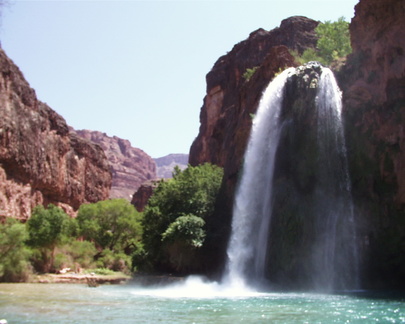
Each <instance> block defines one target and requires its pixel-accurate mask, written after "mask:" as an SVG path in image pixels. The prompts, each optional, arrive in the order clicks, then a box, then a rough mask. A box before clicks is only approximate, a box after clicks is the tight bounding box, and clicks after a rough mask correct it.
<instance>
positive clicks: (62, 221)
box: [27, 204, 76, 272]
mask: <svg viewBox="0 0 405 324" xmlns="http://www.w3.org/2000/svg"><path fill="white" fill-rule="evenodd" d="M74 223H75V220H73V219H71V218H70V217H69V216H68V215H67V214H66V213H65V212H64V211H63V210H62V209H61V208H59V207H56V206H54V205H52V204H50V205H49V206H48V208H44V207H43V206H36V207H35V208H34V210H33V213H32V215H31V218H30V219H29V220H28V222H27V226H28V234H29V237H28V241H27V243H28V245H29V246H31V247H33V248H34V253H33V256H34V258H33V263H34V266H35V268H36V269H37V270H38V271H43V272H49V271H54V270H55V268H54V261H55V252H56V251H55V249H56V247H57V246H58V245H60V244H62V243H63V242H64V241H65V240H66V239H67V237H68V236H69V235H71V234H72V230H75V228H76V226H75V225H74Z"/></svg>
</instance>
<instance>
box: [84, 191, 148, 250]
mask: <svg viewBox="0 0 405 324" xmlns="http://www.w3.org/2000/svg"><path fill="white" fill-rule="evenodd" d="M141 218H142V215H141V214H140V213H138V212H137V211H136V209H135V207H134V206H133V205H131V204H130V203H129V202H128V201H127V200H125V199H112V200H105V201H99V202H97V203H94V204H85V205H82V206H80V208H79V212H78V216H77V222H78V224H79V228H80V234H81V235H82V236H83V237H84V238H85V239H86V240H89V241H93V242H94V243H95V244H96V245H97V247H98V248H99V249H109V250H111V251H115V252H122V251H124V250H125V251H130V250H131V249H132V248H134V246H135V245H136V242H137V241H138V240H140V238H141V234H142V227H141Z"/></svg>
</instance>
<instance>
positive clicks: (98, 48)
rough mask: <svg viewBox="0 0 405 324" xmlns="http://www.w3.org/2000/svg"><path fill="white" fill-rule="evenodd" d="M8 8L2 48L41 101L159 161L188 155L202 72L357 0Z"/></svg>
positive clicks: (342, 12)
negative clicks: (275, 32) (283, 28)
mask: <svg viewBox="0 0 405 324" xmlns="http://www.w3.org/2000/svg"><path fill="white" fill-rule="evenodd" d="M10 2H11V5H10V6H8V7H6V8H3V13H2V17H1V20H2V22H1V29H0V40H1V44H2V47H3V49H4V50H5V51H6V53H7V55H8V56H9V57H10V58H11V59H12V60H13V61H14V62H15V63H16V64H17V65H18V66H19V67H20V69H21V71H22V72H23V73H24V75H25V78H26V79H27V81H28V82H29V83H30V85H31V87H33V88H34V89H35V90H36V93H37V96H38V98H39V99H40V100H41V101H44V102H46V103H47V104H48V105H49V106H50V107H51V108H52V109H54V110H55V111H57V112H58V113H59V114H61V115H62V116H63V117H64V118H65V119H66V121H67V123H68V124H69V125H71V126H72V127H74V128H75V129H90V130H98V131H102V132H105V133H107V134H108V135H109V136H114V135H116V136H118V137H121V138H124V139H128V140H130V141H131V143H132V146H134V147H138V148H140V149H142V150H144V151H145V152H146V153H148V154H149V155H150V156H152V157H161V156H164V155H167V154H169V153H188V152H189V148H190V146H191V143H192V142H193V140H194V138H195V137H196V136H197V135H198V129H199V125H200V123H199V114H200V108H201V106H202V104H203V98H204V95H205V91H206V83H205V75H206V74H207V73H208V72H209V71H210V69H211V68H212V66H213V65H214V63H215V61H216V60H217V59H218V58H219V57H220V56H222V55H224V54H226V53H227V52H229V51H230V50H231V49H232V47H233V45H235V44H236V43H238V42H240V41H242V40H244V39H246V38H247V37H248V36H249V34H250V33H251V32H252V31H254V30H256V29H258V28H264V29H266V30H271V29H273V28H275V27H277V26H279V25H280V23H281V21H282V20H283V19H285V18H288V17H290V16H294V15H302V16H307V17H309V18H312V19H316V20H320V21H325V20H337V19H338V18H339V17H341V16H344V17H346V20H348V21H350V19H351V18H352V17H353V16H354V6H355V5H356V4H357V3H358V0H295V1H291V0H282V1H272V0H268V1H252V0H250V1H231V0H228V1H227V0H222V1H221V0H219V1H208V0H206V1H196V0H183V1H170V0H166V1H135V0H134V1H94V0H93V1H73V0H71V1H60V0H54V1H32V0H31V1H28V0H27V1H18V0H17V1H10Z"/></svg>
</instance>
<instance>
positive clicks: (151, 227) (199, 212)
mask: <svg viewBox="0 0 405 324" xmlns="http://www.w3.org/2000/svg"><path fill="white" fill-rule="evenodd" d="M222 176H223V171H222V169H221V168H219V167H217V166H214V165H211V164H209V163H206V164H203V165H200V166H197V167H192V166H189V167H188V168H187V169H185V170H184V171H181V170H180V169H179V168H177V169H176V170H175V172H174V174H173V179H170V180H168V181H162V182H160V183H159V185H158V187H157V188H156V189H155V191H154V194H153V196H152V197H151V198H150V199H149V202H148V205H147V207H146V208H145V212H144V218H143V227H144V228H143V229H144V235H143V244H144V249H145V252H144V253H139V255H137V257H136V258H138V260H140V258H141V257H142V258H144V259H143V262H144V263H145V265H146V266H150V265H153V266H154V267H155V268H157V269H159V268H160V269H162V268H164V269H166V268H167V267H168V268H169V269H170V268H173V266H174V268H176V269H179V266H178V263H177V262H176V265H175V264H174V263H173V262H172V261H171V260H174V258H176V257H177V256H175V255H174V254H178V255H180V254H182V253H184V254H187V255H190V253H191V252H190V251H193V250H195V249H196V248H200V247H201V246H202V245H203V242H204V238H205V235H206V233H205V231H204V228H203V227H204V223H205V221H206V219H207V218H208V217H209V216H210V215H211V214H212V213H213V211H214V205H215V202H216V199H217V194H218V191H219V188H220V185H221V181H222ZM174 247H176V248H174ZM189 261H190V262H192V256H191V255H190V258H189ZM136 266H140V267H142V264H136Z"/></svg>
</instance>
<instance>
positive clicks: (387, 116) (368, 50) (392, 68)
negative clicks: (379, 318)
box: [339, 0, 405, 287]
mask: <svg viewBox="0 0 405 324" xmlns="http://www.w3.org/2000/svg"><path fill="white" fill-rule="evenodd" d="M355 9H356V10H355V12H356V14H355V17H354V18H353V20H352V22H351V25H350V33H351V41H352V48H353V53H352V54H351V55H350V56H349V57H348V60H347V65H346V66H345V67H344V69H343V70H342V71H341V73H340V74H339V76H340V86H341V88H342V89H343V99H344V107H343V108H344V116H345V121H346V141H347V145H348V156H349V162H350V167H351V178H352V182H353V194H354V198H355V202H356V207H357V209H356V214H357V216H358V218H359V219H360V228H359V239H360V240H361V244H362V252H363V253H362V255H363V257H364V269H365V271H364V272H365V282H366V284H367V285H370V286H379V285H383V286H387V285H392V286H395V287H398V286H399V285H403V278H405V259H404V258H403V256H404V255H405V244H404V242H405V133H404V125H405V20H404V17H405V3H404V1H402V0H385V1H379V0H361V1H360V3H359V4H358V5H357V6H356V8H355Z"/></svg>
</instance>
